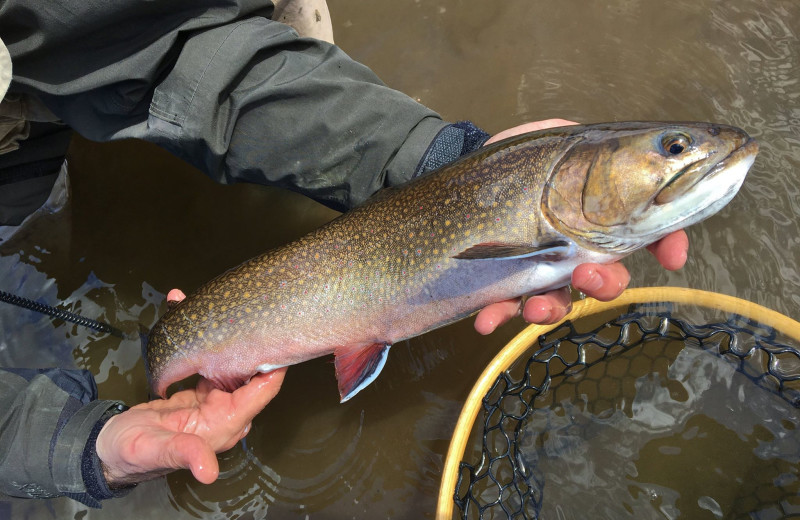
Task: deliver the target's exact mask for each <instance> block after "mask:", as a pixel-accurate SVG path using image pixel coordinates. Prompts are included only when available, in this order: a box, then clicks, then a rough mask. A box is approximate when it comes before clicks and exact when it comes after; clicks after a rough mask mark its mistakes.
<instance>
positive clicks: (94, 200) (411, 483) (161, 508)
mask: <svg viewBox="0 0 800 520" xmlns="http://www.w3.org/2000/svg"><path fill="white" fill-rule="evenodd" d="M330 7H331V12H332V15H333V21H334V34H335V38H336V41H337V43H338V44H339V45H340V46H341V47H342V48H344V49H345V51H347V52H348V53H349V54H350V55H351V56H352V57H353V58H354V59H356V60H359V61H361V62H363V63H365V64H366V65H368V66H370V67H371V68H373V70H375V71H376V72H377V73H378V75H379V76H380V77H381V78H382V79H383V80H384V81H385V82H386V83H387V84H388V85H390V86H392V87H394V88H396V89H398V90H401V91H403V92H405V93H407V94H408V95H410V96H412V97H414V98H415V99H418V100H419V101H420V102H422V103H424V104H426V105H427V106H430V107H432V108H434V109H435V110H437V111H439V112H440V113H441V114H442V116H443V117H444V118H445V119H447V120H451V121H455V120H460V119H470V120H472V121H474V122H475V123H477V124H478V125H480V126H482V127H483V128H485V129H487V130H488V131H490V132H497V131H500V130H502V129H505V128H509V127H512V126H515V125H517V124H521V123H523V122H526V121H531V120H538V119H544V118H548V117H562V118H567V119H573V120H576V121H580V122H587V123H588V122H600V121H620V120H707V121H717V122H721V123H729V124H734V125H737V126H740V127H742V128H744V129H745V130H747V131H748V132H749V133H750V134H751V135H752V136H753V137H755V138H757V139H758V140H759V141H760V144H761V153H760V155H759V157H758V159H757V161H756V163H755V165H754V167H753V169H752V171H751V173H750V175H749V177H748V180H747V181H746V182H745V184H744V186H743V188H742V190H741V192H740V194H739V195H738V196H737V198H736V199H734V201H733V202H732V203H731V204H730V205H729V206H728V207H726V208H725V209H724V210H723V211H722V212H721V213H720V214H719V215H717V216H716V217H714V218H712V219H710V220H708V221H707V222H705V223H702V224H700V225H698V226H695V227H693V228H691V229H690V230H689V236H690V240H691V246H692V250H691V252H690V257H689V261H688V263H687V266H686V267H685V268H684V269H682V270H680V271H677V272H674V273H668V272H666V271H664V270H663V269H661V268H660V267H658V266H657V264H656V262H655V261H654V260H653V259H652V258H651V257H650V256H649V255H647V254H646V253H637V254H635V255H634V256H632V257H630V258H629V259H627V260H626V261H625V263H626V265H627V266H628V268H629V270H630V271H631V274H632V282H631V285H633V286H648V285H674V286H683V287H696V288H700V289H704V290H710V291H718V292H722V293H725V294H731V295H734V296H738V297H741V298H745V299H748V300H752V301H754V302H756V303H759V304H761V305H764V306H767V307H770V308H772V309H775V310H777V311H779V312H782V313H784V314H787V315H789V316H792V317H794V318H795V319H797V318H798V317H800V265H799V263H798V259H800V226H799V225H798V215H800V202H798V201H800V183H798V181H797V178H798V172H800V106H798V101H800V79H798V76H797V68H798V66H800V58H799V57H798V54H799V53H800V42H798V33H800V4H798V3H797V2H795V1H794V0H769V1H767V0H741V1H737V2H717V1H712V0H703V1H692V2H689V1H676V2H670V3H668V4H665V3H663V2H654V1H644V0H612V1H609V2H602V3H600V2H561V1H558V2H557V1H554V0H548V1H540V2H531V1H527V0H506V1H503V2H477V1H473V0H469V1H468V0H437V1H424V0H416V1H415V0H403V1H399V2H371V3H364V2H344V1H340V0H333V1H331V2H330ZM69 160H70V167H71V174H72V184H73V198H72V202H71V205H70V207H69V208H67V209H66V210H64V211H62V212H61V213H59V214H56V215H51V216H48V217H45V218H42V219H40V220H39V221H38V222H35V223H34V224H33V225H32V226H31V227H30V228H29V231H28V232H26V233H23V234H22V235H21V236H18V237H17V238H15V239H14V240H12V241H11V242H9V243H6V244H3V245H2V246H0V273H2V275H1V276H2V278H1V279H3V280H4V282H5V283H8V284H10V285H11V286H12V287H11V288H12V289H13V290H14V291H15V292H16V293H17V294H20V295H23V296H28V297H32V298H42V299H43V300H45V301H48V302H50V303H57V302H60V301H63V302H67V304H68V305H70V306H72V308H73V309H74V310H76V311H79V312H82V313H84V314H86V315H88V316H90V317H93V318H96V319H100V320H105V321H109V322H111V323H113V324H115V325H117V326H119V327H122V328H125V329H126V330H135V328H136V326H137V324H138V323H142V324H144V325H147V326H149V325H151V324H152V323H153V322H154V321H155V319H156V317H157V316H158V315H159V314H160V313H161V312H163V310H164V306H163V300H164V295H165V294H166V292H167V291H168V290H169V289H170V288H172V287H181V288H183V289H184V290H187V291H190V290H192V289H193V288H195V287H197V286H199V285H200V284H202V283H204V282H205V281H207V280H209V279H210V278H212V277H214V276H216V275H217V274H218V273H220V272H222V271H224V270H225V269H227V268H229V267H231V266H233V265H236V264H238V263H240V262H241V261H243V260H245V259H247V258H249V257H251V256H254V255H256V254H258V253H260V252H262V251H264V250H266V249H268V248H270V247H273V246H276V245H278V244H281V243H284V242H286V241H288V240H291V239H293V238H296V237H298V236H300V235H302V234H304V233H306V232H308V231H310V230H312V229H314V228H316V227H317V226H319V225H321V224H322V223H324V222H326V221H328V220H329V219H331V218H333V217H334V216H335V213H334V212H332V211H330V210H328V209H326V208H324V207H322V206H320V205H318V204H316V203H314V202H311V201H309V200H306V199H304V198H303V197H301V196H298V195H296V194H293V193H289V192H286V191H281V190H277V189H272V188H266V187H261V186H249V185H237V186H232V187H223V186H219V185H216V184H214V183H213V182H211V181H209V180H208V179H207V178H205V177H204V176H203V175H202V174H200V173H198V172H196V171H195V170H193V169H192V168H190V167H188V166H186V165H185V164H183V163H182V162H180V161H179V160H177V159H175V158H173V157H171V156H169V155H168V154H167V153H165V152H163V151H161V150H160V149H157V148H155V147H153V146H148V145H146V144H143V143H138V142H130V141H128V142H120V143H111V144H102V145H101V144H96V143H91V142H88V141H86V140H84V139H81V138H76V139H75V140H74V142H73V146H72V148H71V150H70V156H69ZM26 312H27V311H19V310H16V309H13V308H9V307H7V306H6V307H2V308H0V326H2V331H3V333H2V337H1V338H0V342H1V343H0V361H2V362H3V363H5V364H13V365H15V366H54V365H61V366H79V367H84V368H87V369H89V370H91V371H92V372H93V373H94V374H95V375H96V377H97V381H98V384H99V388H100V392H101V395H102V397H106V398H118V399H123V400H125V401H126V402H128V403H131V404H133V403H136V402H140V401H143V400H145V399H147V391H146V385H145V378H144V372H143V366H142V362H141V359H140V353H139V345H138V343H137V342H133V341H120V340H118V339H114V338H110V337H107V336H102V335H98V334H94V333H90V332H88V331H86V330H84V329H81V328H78V327H75V326H72V325H67V324H64V323H61V322H55V323H53V322H52V321H50V320H48V319H47V318H44V317H41V316H38V315H34V314H33V313H28V314H23V313H26ZM523 326H524V324H523V323H522V322H521V321H514V322H512V323H510V324H508V325H506V326H505V327H503V328H502V329H501V330H499V331H498V332H496V333H495V334H493V335H491V336H489V337H481V336H479V335H478V334H477V333H475V332H474V330H473V328H472V323H471V321H470V320H465V321H463V322H460V323H458V324H455V325H453V326H450V327H447V328H445V329H441V330H438V331H434V332H432V333H429V334H426V335H424V336H422V337H419V338H415V339H412V340H410V341H407V342H403V343H401V344H398V345H395V346H394V347H393V349H392V353H391V356H390V359H389V362H388V363H387V366H386V368H385V369H384V371H383V373H382V374H381V375H380V377H379V378H378V380H377V381H376V382H375V383H373V384H372V385H371V386H370V387H369V388H368V389H367V390H365V391H363V392H361V393H360V394H359V395H358V397H357V398H355V399H353V400H351V401H350V402H348V403H345V404H339V403H338V399H337V392H336V382H335V378H334V376H333V368H332V366H331V364H330V363H329V361H328V360H325V359H320V360H314V361H311V362H308V363H304V364H302V365H300V366H296V367H293V368H291V369H290V371H289V373H288V376H287V379H286V383H285V384H284V388H283V389H282V390H281V393H280V394H279V396H278V397H277V398H276V399H275V400H274V401H273V402H272V403H271V404H270V405H269V406H268V408H267V409H266V410H265V411H264V412H263V413H262V414H261V415H259V417H258V418H257V419H256V421H255V423H254V426H253V430H252V432H251V433H250V435H249V436H248V437H247V440H246V443H244V444H243V445H240V446H237V447H236V448H234V449H233V450H231V451H229V452H227V453H225V454H222V455H221V456H220V460H221V467H222V474H221V478H220V480H219V481H218V482H217V483H215V484H212V485H210V486H204V485H201V484H198V483H197V482H195V481H193V479H192V478H191V476H190V475H188V474H187V473H185V472H178V473H174V474H172V475H170V476H168V477H167V478H164V479H160V480H157V481H154V482H150V483H146V484H142V485H140V486H139V487H138V488H137V489H136V490H134V491H133V492H132V493H131V494H130V495H129V496H127V497H126V498H124V499H120V500H116V501H110V502H107V503H106V504H105V505H104V507H103V509H102V510H87V508H86V507H84V506H81V505H80V504H77V503H74V502H71V501H70V500H68V499H55V500H48V501H25V500H15V499H12V500H6V501H0V517H13V518H76V519H80V518H115V517H119V515H125V516H131V515H133V516H136V517H141V518H170V519H177V518H198V517H199V518H264V517H266V518H313V519H326V518H330V519H333V518H337V519H338V518H426V517H427V518H430V517H432V515H433V510H434V507H435V501H436V494H437V492H438V486H439V479H440V477H441V468H442V465H443V460H444V455H445V453H446V450H447V446H448V443H449V439H450V436H451V434H452V429H453V427H454V424H455V420H456V417H457V415H458V413H459V411H460V408H461V405H462V402H463V399H464V398H465V396H466V395H467V393H468V391H469V389H470V388H471V387H472V385H473V383H474V381H475V379H476V378H477V376H478V375H479V374H480V372H481V371H482V369H483V368H484V366H485V365H486V363H487V362H488V361H489V360H490V359H491V358H492V357H493V355H494V354H495V353H496V352H497V351H498V350H499V349H500V348H501V347H502V346H503V345H504V344H505V343H506V342H507V341H508V340H509V339H510V338H511V337H513V336H514V335H515V334H516V333H517V332H518V331H519V330H520V329H521V328H522V327H523ZM795 413H796V412H795ZM696 420H699V421H701V422H702V421H703V415H702V414H699V415H698V419H696ZM750 422H752V421H743V423H742V424H743V425H742V426H741V428H745V426H744V425H745V424H749V423H750ZM693 424H695V423H693ZM709 424H710V423H709ZM695 425H696V424H695ZM697 427H698V428H701V429H702V428H703V425H702V424H700V425H699V426H697ZM726 427H727V428H728V429H730V430H732V431H734V432H738V430H737V424H736V423H735V422H734V423H732V424H726ZM795 434H796V432H795ZM676 435H677V434H676ZM724 454H725V452H724V450H721V455H720V456H724ZM731 456H732V457H733V456H735V455H731ZM640 464H645V466H644V467H641V469H640V471H641V472H642V473H644V474H648V472H656V471H657V469H658V468H657V467H653V468H647V467H646V462H641V461H640ZM674 478H675V479H676V480H675V481H674V482H673V484H674V485H673V488H676V489H679V488H680V486H679V485H678V481H679V480H680V478H681V475H680V474H676V475H674ZM662 487H664V488H666V489H669V488H670V485H669V481H668V480H667V481H666V483H663V486H662ZM665 493H667V492H666V491H665ZM695 509H696V510H698V511H699V510H702V511H704V512H707V513H708V514H709V515H710V516H708V518H713V517H718V516H716V513H715V512H714V511H712V510H713V508H710V509H709V508H699V509H698V508H695ZM662 513H663V512H662ZM679 513H680V512H678V514H677V515H676V514H675V512H674V511H672V512H669V511H668V512H667V513H663V515H664V517H679V516H680V514H679Z"/></svg>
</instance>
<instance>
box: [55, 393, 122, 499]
mask: <svg viewBox="0 0 800 520" xmlns="http://www.w3.org/2000/svg"><path fill="white" fill-rule="evenodd" d="M125 410H127V407H126V406H125V405H124V404H122V403H120V402H118V401H93V402H91V403H89V405H87V406H85V407H83V408H81V409H80V410H78V412H77V413H75V415H73V416H72V417H71V418H70V419H69V420H68V421H67V423H66V424H65V426H64V428H63V429H62V430H61V431H60V432H58V433H57V434H56V435H57V436H58V440H57V441H56V449H55V452H54V454H53V460H54V463H53V467H52V473H53V480H54V482H55V484H56V486H57V489H58V491H59V492H60V493H62V494H63V495H64V496H67V497H69V498H72V499H73V500H77V501H78V502H81V503H82V504H84V505H87V506H89V507H100V501H101V500H105V499H108V498H116V497H121V496H124V495H126V494H127V493H128V492H129V491H130V490H131V489H132V488H133V487H135V486H127V487H124V488H120V489H113V490H112V489H111V488H110V487H109V486H108V483H107V482H106V479H105V476H104V475H103V467H102V463H101V461H100V458H99V457H98V456H97V448H96V443H97V436H98V435H99V434H100V430H102V429H103V426H104V425H105V424H106V422H108V420H109V419H110V418H111V417H113V416H115V415H117V414H119V413H122V412H123V411H125Z"/></svg>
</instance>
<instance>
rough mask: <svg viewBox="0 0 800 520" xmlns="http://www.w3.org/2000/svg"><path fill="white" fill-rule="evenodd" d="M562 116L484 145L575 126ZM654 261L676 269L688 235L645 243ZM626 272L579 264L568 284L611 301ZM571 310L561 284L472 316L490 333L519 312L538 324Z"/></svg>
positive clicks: (567, 292) (481, 330) (508, 132)
mask: <svg viewBox="0 0 800 520" xmlns="http://www.w3.org/2000/svg"><path fill="white" fill-rule="evenodd" d="M576 124H578V123H575V122H574V121H567V120H565V119H547V120H545V121H536V122H532V123H525V124H523V125H520V126H517V127H514V128H510V129H508V130H504V131H502V132H499V133H498V134H496V135H494V136H493V137H492V138H491V139H489V140H488V141H487V142H486V144H489V143H493V142H496V141H499V140H501V139H505V138H507V137H511V136H513V135H518V134H521V133H525V132H532V131H534V130H543V129H545V128H553V127H557V126H567V125H576ZM647 250H648V251H650V252H651V253H652V254H653V256H655V258H656V260H658V262H659V263H660V264H661V265H662V266H663V267H664V268H665V269H669V270H670V271H674V270H676V269H680V268H681V267H683V264H685V263H686V256H687V253H688V251H689V238H688V237H687V236H686V232H684V231H683V230H679V231H675V232H674V233H671V234H669V235H667V236H666V237H664V238H662V239H661V240H659V241H658V242H655V243H654V244H651V245H649V246H647ZM628 282H630V274H629V273H628V270H627V269H626V268H625V266H624V265H622V264H621V263H619V262H614V263H611V264H594V263H587V264H581V265H579V266H578V267H576V268H575V270H574V271H573V272H572V286H573V287H574V288H575V289H577V290H579V291H581V292H583V293H584V294H586V295H587V296H591V297H592V298H595V299H597V300H602V301H609V300H613V299H614V298H616V297H617V296H619V295H620V294H622V292H623V291H624V290H625V288H626V287H628ZM570 310H572V295H571V293H570V290H569V287H562V288H560V289H555V290H553V291H549V292H546V293H544V294H538V295H535V296H531V297H529V298H528V299H527V300H526V301H525V303H524V305H523V304H522V300H521V299H520V298H515V299H512V300H505V301H502V302H498V303H493V304H491V305H488V306H486V307H485V308H483V309H482V310H481V311H480V312H479V313H478V315H477V316H476V317H475V330H477V331H478V332H479V333H480V334H490V333H491V332H493V331H494V330H495V329H496V328H497V327H499V326H500V325H502V324H503V323H505V322H507V321H508V320H510V319H511V318H513V317H514V316H517V315H519V314H520V312H521V313H522V317H523V318H524V319H525V321H528V322H531V323H539V324H549V323H556V322H557V321H560V320H561V319H563V318H564V316H566V315H567V313H568V312H569V311H570Z"/></svg>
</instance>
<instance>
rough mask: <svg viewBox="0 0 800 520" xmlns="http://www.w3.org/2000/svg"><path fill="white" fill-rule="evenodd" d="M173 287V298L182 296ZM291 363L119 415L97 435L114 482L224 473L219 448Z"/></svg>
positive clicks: (242, 431) (240, 430)
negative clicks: (226, 387)
mask: <svg viewBox="0 0 800 520" xmlns="http://www.w3.org/2000/svg"><path fill="white" fill-rule="evenodd" d="M179 294H180V296H179V297H175V298H173V299H171V297H173V296H174V293H173V292H171V293H170V295H169V296H168V297H167V300H168V301H175V300H180V299H183V297H184V296H183V293H179ZM285 374H286V368H280V369H278V370H275V371H272V372H269V373H266V374H258V375H255V376H253V378H252V379H251V380H250V382H248V383H247V384H245V385H244V386H242V387H240V388H238V389H236V391H234V392H232V393H228V392H225V391H223V390H219V389H217V388H215V387H214V385H213V384H212V383H211V382H210V381H208V380H206V379H201V380H200V382H199V383H198V385H197V387H196V388H195V389H192V390H183V391H180V392H177V393H175V394H174V395H173V396H171V397H170V398H169V399H158V400H155V401H151V402H149V403H143V404H139V405H136V406H134V407H132V408H130V409H129V410H126V411H124V412H122V413H121V414H119V415H115V416H114V417H112V418H111V419H109V420H108V422H107V423H106V424H105V425H104V426H103V429H102V430H100V434H99V435H98V437H97V443H96V447H97V455H98V457H99V458H100V460H101V462H102V465H103V473H104V475H105V477H106V481H107V482H108V484H109V486H111V487H112V488H113V487H121V486H125V485H128V484H134V483H137V482H143V481H145V480H150V479H153V478H156V477H159V476H161V475H165V474H167V473H170V472H172V471H174V470H176V469H181V468H186V469H191V471H192V474H193V475H194V477H195V478H196V479H197V480H199V481H200V482H202V483H204V484H210V483H212V482H214V481H215V480H216V479H217V477H218V476H219V463H218V461H217V457H216V453H220V452H222V451H225V450H228V449H230V448H232V447H233V446H235V445H236V443H237V442H239V440H241V439H242V438H243V437H244V436H245V435H247V432H248V431H249V430H250V426H251V421H252V420H253V418H254V417H255V416H256V415H257V414H258V413H259V412H261V410H263V409H264V407H265V406H266V405H267V403H269V402H270V401H271V400H272V399H273V398H274V397H275V396H276V395H277V393H278V391H279V390H280V388H281V384H282V383H283V378H284V375H285Z"/></svg>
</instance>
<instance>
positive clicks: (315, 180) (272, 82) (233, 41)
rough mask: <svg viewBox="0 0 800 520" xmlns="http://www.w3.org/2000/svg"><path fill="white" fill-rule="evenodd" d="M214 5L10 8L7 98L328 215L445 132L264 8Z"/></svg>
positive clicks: (403, 168)
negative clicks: (304, 201)
mask: <svg viewBox="0 0 800 520" xmlns="http://www.w3.org/2000/svg"><path fill="white" fill-rule="evenodd" d="M217 3H218V2H215V1H213V0H207V1H205V2H196V1H192V2H189V1H188V0H187V1H184V2H181V1H175V2H153V3H147V4H142V3H141V2H132V1H119V2H111V3H108V2H99V3H93V2H85V1H81V2H74V4H75V5H72V4H73V2H71V1H67V2H65V1H64V0H61V1H59V2H48V3H46V8H43V7H37V8H35V9H33V10H31V9H30V8H26V7H24V6H25V4H27V2H24V1H23V0H8V1H7V2H6V5H5V6H4V7H3V8H0V27H4V28H9V33H10V34H18V35H19V36H20V37H19V38H18V39H16V40H14V41H7V42H6V43H7V45H8V47H9V51H10V52H11V54H12V60H14V67H15V68H14V81H13V83H12V91H17V92H26V93H29V94H34V95H37V96H38V97H39V98H40V99H41V100H42V101H44V102H45V104H46V105H47V106H48V107H49V108H50V109H51V110H52V111H53V112H55V113H56V115H58V116H59V117H61V118H62V119H63V120H64V121H66V122H67V123H68V124H69V125H71V126H72V127H73V128H75V129H76V130H77V131H78V132H80V133H82V134H83V135H85V136H87V137H89V138H91V139H95V140H109V139H117V138H123V137H136V138H141V139H145V140H148V141H152V142H155V143H157V144H159V145H161V146H163V147H164V148H166V149H168V150H170V151H171V152H172V153H174V154H175V155H178V156H180V157H182V158H184V159H185V160H187V161H188V162H190V163H192V164H194V165H195V166H197V167H199V168H200V169H201V170H203V171H204V172H206V173H207V174H208V175H210V176H211V177H212V178H214V179H216V180H218V181H220V182H236V181H248V182H257V183H262V184H274V185H280V186H284V187H288V188H290V189H293V190H296V191H300V192H302V193H304V194H306V195H308V196H310V197H312V198H314V199H316V200H319V201H321V202H324V203H326V204H328V205H330V206H332V207H335V208H337V209H347V208H349V207H352V206H354V205H357V204H359V203H360V202H362V201H363V200H364V199H366V198H367V197H368V196H369V195H371V194H372V193H374V192H375V191H377V190H378V189H380V188H382V187H384V186H391V185H395V184H399V183H402V182H405V181H406V180H408V179H409V178H411V177H412V176H414V174H415V172H417V170H418V167H419V165H420V161H421V159H422V158H423V156H424V155H425V152H426V150H427V149H428V147H429V146H430V144H431V142H432V141H434V138H435V137H436V136H437V135H438V134H439V132H440V131H441V130H442V129H443V128H445V127H446V126H447V123H445V122H443V121H442V120H441V119H440V118H439V116H438V115H437V114H436V113H434V112H432V111H431V110H429V109H427V108H425V107H424V106H422V105H420V104H418V103H416V102H415V101H414V100H412V99H411V98H409V97H407V96H405V95H404V94H402V93H400V92H397V91H395V90H392V89H390V88H388V87H386V86H385V85H383V84H382V83H381V82H380V80H379V79H378V78H377V77H376V76H375V75H374V74H373V73H372V72H371V71H370V70H369V69H368V68H366V67H364V66H363V65H360V64H359V63H356V62H355V61H353V60H351V59H350V58H349V57H348V56H347V55H346V54H345V53H344V52H342V51H341V50H340V49H339V48H337V47H335V46H332V45H329V44H327V43H325V42H321V41H318V40H312V39H303V38H298V37H297V35H296V34H295V33H294V32H293V31H292V30H291V29H290V28H288V27H287V26H285V25H282V24H279V23H276V22H273V21H271V20H269V19H268V18H267V17H266V16H269V14H270V9H269V8H268V7H266V6H265V4H264V3H263V2H247V1H245V0H241V1H240V2H238V4H236V3H226V4H225V5H224V7H217V6H216V4H217ZM28 5H30V4H28ZM38 5H40V4H37V6H38ZM25 9H27V10H28V11H33V12H34V17H33V19H34V20H35V23H31V21H30V20H31V16H27V17H22V16H20V12H21V11H23V10H25ZM21 20H22V21H24V22H25V25H22V22H21ZM66 63H69V67H67V68H65V65H64V64H66ZM450 155H453V154H452V153H451V154H450ZM457 156H458V154H455V155H454V156H453V157H452V158H455V157H457Z"/></svg>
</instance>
